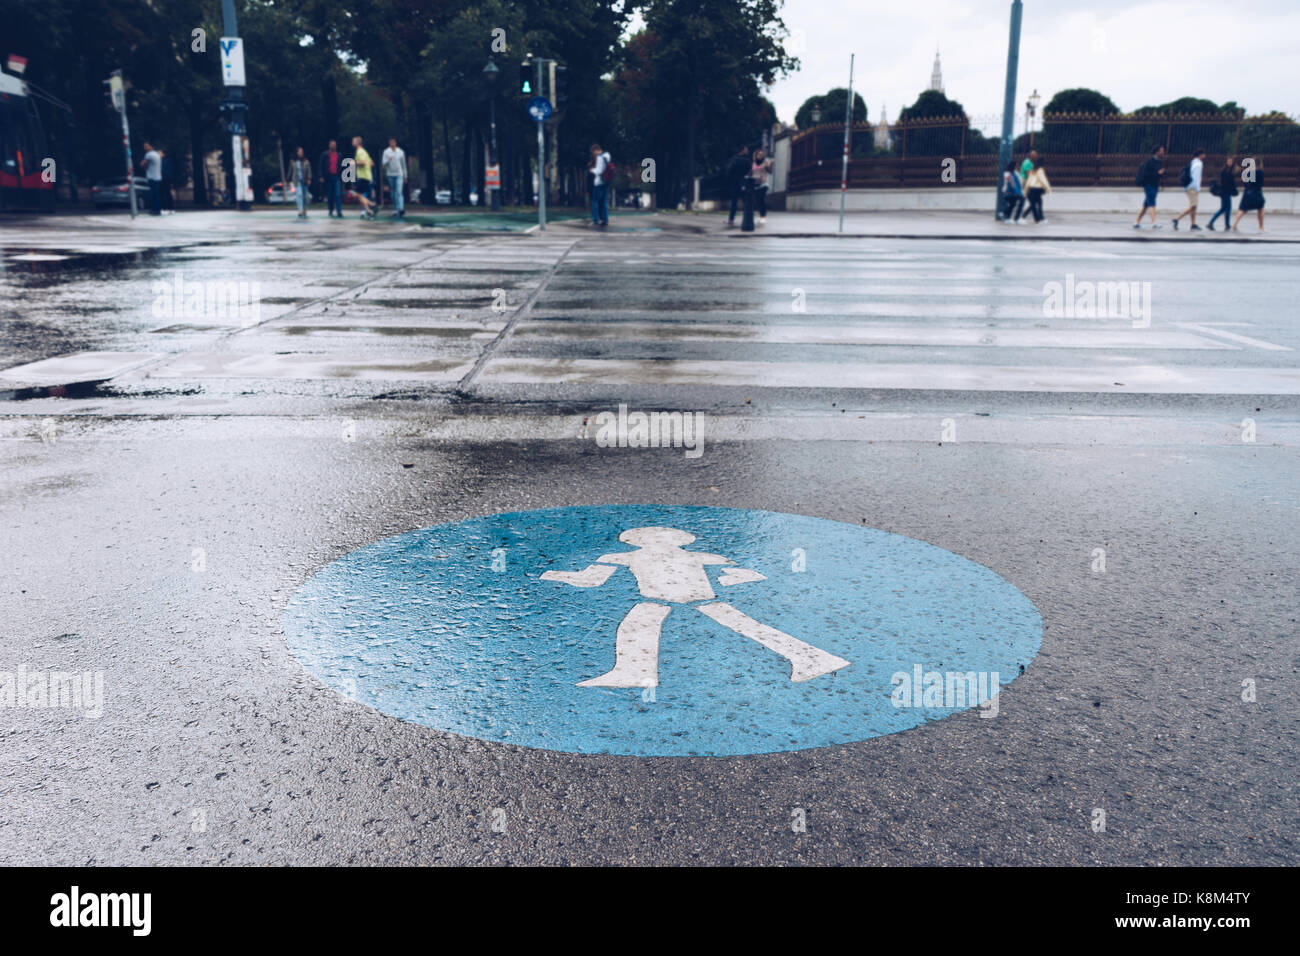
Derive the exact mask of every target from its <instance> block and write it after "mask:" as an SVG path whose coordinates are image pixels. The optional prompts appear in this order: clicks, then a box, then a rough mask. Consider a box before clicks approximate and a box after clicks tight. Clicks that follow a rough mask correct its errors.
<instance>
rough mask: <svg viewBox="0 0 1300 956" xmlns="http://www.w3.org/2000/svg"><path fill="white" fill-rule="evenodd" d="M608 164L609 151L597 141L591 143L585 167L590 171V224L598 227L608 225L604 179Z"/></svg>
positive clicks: (606, 189) (607, 193) (607, 205)
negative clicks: (589, 158)
mask: <svg viewBox="0 0 1300 956" xmlns="http://www.w3.org/2000/svg"><path fill="white" fill-rule="evenodd" d="M609 165H610V162H609V153H607V152H605V151H604V150H603V149H601V148H600V144H599V143H592V144H591V161H590V162H589V163H588V164H587V169H588V170H589V171H590V172H591V224H592V225H593V226H596V227H598V228H604V227H605V226H608V225H609V183H607V182H606V181H605V170H606V168H608V166H609Z"/></svg>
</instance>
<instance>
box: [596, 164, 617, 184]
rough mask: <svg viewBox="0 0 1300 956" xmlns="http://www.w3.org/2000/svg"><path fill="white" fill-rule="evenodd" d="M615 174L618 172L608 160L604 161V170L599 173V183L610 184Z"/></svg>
mask: <svg viewBox="0 0 1300 956" xmlns="http://www.w3.org/2000/svg"><path fill="white" fill-rule="evenodd" d="M616 172H618V169H617V167H615V166H614V164H613V163H611V162H610V161H609V160H605V168H604V169H602V170H601V171H600V181H601V182H602V183H612V182H613V181H614V174H615V173H616Z"/></svg>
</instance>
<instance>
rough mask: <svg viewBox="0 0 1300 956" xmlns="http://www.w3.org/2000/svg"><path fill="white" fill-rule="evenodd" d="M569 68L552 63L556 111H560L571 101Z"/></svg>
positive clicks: (552, 83)
mask: <svg viewBox="0 0 1300 956" xmlns="http://www.w3.org/2000/svg"><path fill="white" fill-rule="evenodd" d="M568 80H569V68H568V67H567V66H560V65H559V64H558V63H553V64H551V96H552V97H553V98H554V100H555V111H556V112H557V113H558V112H560V111H561V110H563V109H564V107H565V104H567V103H568V102H569V83H568Z"/></svg>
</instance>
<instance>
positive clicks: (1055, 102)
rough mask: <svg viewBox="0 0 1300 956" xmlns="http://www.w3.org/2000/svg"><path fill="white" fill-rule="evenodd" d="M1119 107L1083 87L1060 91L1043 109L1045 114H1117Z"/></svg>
mask: <svg viewBox="0 0 1300 956" xmlns="http://www.w3.org/2000/svg"><path fill="white" fill-rule="evenodd" d="M1119 111H1120V109H1119V107H1118V106H1116V105H1115V102H1114V101H1113V100H1112V99H1111V98H1110V97H1109V96H1107V95H1106V94H1104V93H1098V92H1097V91H1096V90H1090V89H1087V88H1085V87H1075V88H1073V89H1069V90H1061V91H1060V92H1059V93H1057V94H1056V95H1055V96H1053V97H1052V98H1051V99H1050V100H1048V101H1047V105H1046V106H1044V107H1043V112H1044V113H1045V114H1046V113H1118V112H1119Z"/></svg>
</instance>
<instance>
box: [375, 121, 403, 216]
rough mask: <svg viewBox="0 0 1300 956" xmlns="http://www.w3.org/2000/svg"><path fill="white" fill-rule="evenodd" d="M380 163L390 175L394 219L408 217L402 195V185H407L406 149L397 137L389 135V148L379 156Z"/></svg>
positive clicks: (389, 188) (386, 174) (386, 173)
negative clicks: (398, 141) (400, 144)
mask: <svg viewBox="0 0 1300 956" xmlns="http://www.w3.org/2000/svg"><path fill="white" fill-rule="evenodd" d="M379 165H381V166H382V167H384V175H385V176H387V177H388V191H389V193H391V194H392V197H393V209H395V210H396V212H394V213H393V218H394V219H405V218H406V199H405V198H404V197H403V196H402V187H403V186H405V185H406V151H405V150H403V149H402V147H400V146H398V145H397V138H396V137H394V136H390V137H388V148H387V149H386V150H384V153H383V155H382V156H380V157H379Z"/></svg>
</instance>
